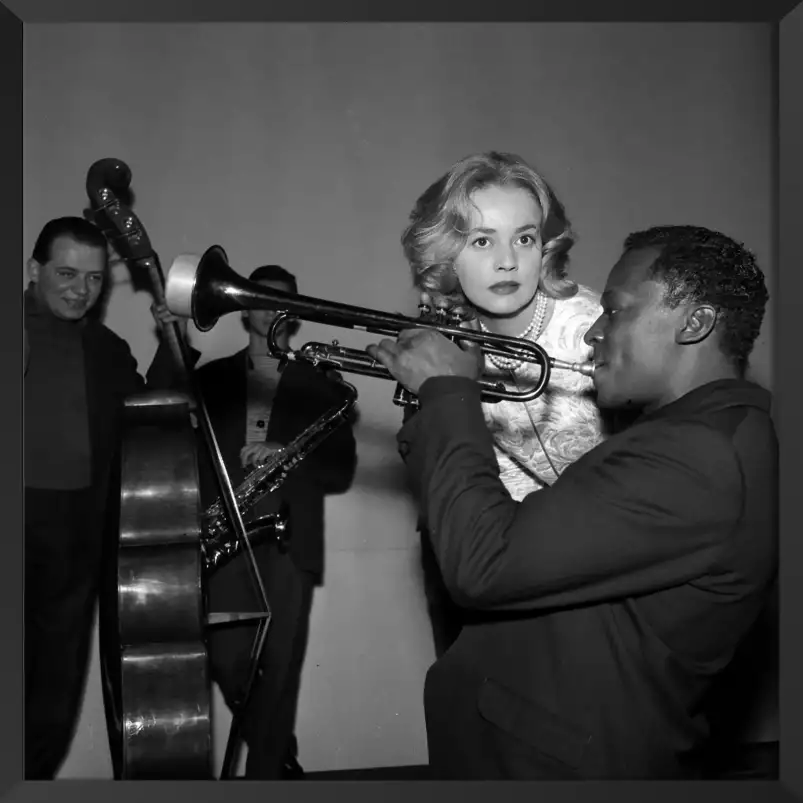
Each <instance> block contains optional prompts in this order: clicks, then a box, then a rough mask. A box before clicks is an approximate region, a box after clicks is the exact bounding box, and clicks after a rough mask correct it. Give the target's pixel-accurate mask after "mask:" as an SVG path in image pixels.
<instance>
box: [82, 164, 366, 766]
mask: <svg viewBox="0 0 803 803" xmlns="http://www.w3.org/2000/svg"><path fill="white" fill-rule="evenodd" d="M130 182H131V171H130V170H129V168H128V166H127V165H126V164H125V163H124V162H122V161H120V160H119V159H101V160H99V161H97V162H95V163H94V164H93V165H92V166H91V167H90V169H89V171H88V173H87V180H86V190H87V195H88V196H89V199H90V204H91V208H90V209H89V210H87V211H86V213H85V214H86V216H87V217H88V218H89V219H90V220H92V222H94V223H95V224H96V225H98V227H99V228H100V229H101V230H102V231H103V232H104V234H105V235H106V238H107V240H108V241H109V243H110V245H111V246H112V247H113V248H114V249H115V250H116V252H117V253H118V254H119V255H120V257H121V258H122V259H124V260H125V261H126V262H127V263H128V264H129V266H130V267H131V268H135V267H140V268H145V269H147V271H148V274H149V276H150V280H151V282H150V283H151V289H152V292H153V295H154V298H155V300H156V302H157V303H159V304H164V288H165V280H164V276H163V274H162V271H161V267H160V264H159V259H158V256H157V254H156V253H155V251H154V250H153V248H152V246H151V244H150V241H149V239H148V236H147V234H146V233H145V230H144V228H143V226H142V224H141V223H140V221H139V220H138V218H137V216H136V215H135V214H134V213H133V211H132V210H131V209H130V207H129V206H127V205H126V204H125V203H123V198H124V197H125V196H126V195H127V193H128V188H129V185H130ZM163 331H164V335H165V337H166V338H167V341H168V345H169V347H170V349H171V353H172V355H173V357H174V361H175V368H176V377H177V381H176V386H177V387H176V389H173V390H169V391H148V392H145V393H142V394H137V395H135V396H132V397H129V398H127V399H126V400H125V403H124V416H123V420H124V424H123V434H122V446H121V459H120V514H119V536H118V537H117V539H116V543H115V544H114V545H113V550H112V551H113V561H112V564H113V566H114V567H115V568H114V575H115V576H114V581H115V582H114V583H112V586H113V590H112V592H111V593H110V594H107V595H106V598H105V599H103V600H102V603H101V616H102V617H104V621H105V622H106V626H105V627H104V628H103V630H102V636H101V672H102V675H103V682H104V697H105V702H106V709H107V724H108V728H109V732H110V746H111V753H112V764H113V768H114V775H115V778H116V779H118V780H134V779H150V780H188V779H210V778H213V777H214V772H213V751H212V719H211V678H210V672H209V656H208V652H207V647H206V630H207V628H208V627H211V626H218V625H226V624H231V623H232V622H234V623H236V622H238V621H253V620H255V619H256V620H257V621H258V625H259V626H258V628H257V633H256V636H255V639H254V644H253V648H252V653H251V664H250V675H249V679H248V681H247V684H246V693H245V696H244V699H243V701H242V703H241V706H240V709H239V710H237V711H235V712H233V717H232V724H231V730H230V733H229V740H228V744H227V748H226V754H225V758H224V762H223V768H222V772H221V778H224V779H225V778H230V777H232V776H233V774H234V771H235V769H236V767H235V763H236V758H237V748H238V745H239V723H240V719H241V715H242V712H243V710H244V708H245V705H246V704H247V702H248V698H249V694H250V691H251V689H252V688H253V685H254V683H255V681H256V676H257V670H258V659H259V656H260V654H261V652H262V648H263V646H264V643H265V638H266V635H267V630H268V626H269V624H270V620H271V615H272V612H271V608H270V605H269V603H268V599H267V594H266V591H265V587H264V584H263V582H262V578H261V576H260V572H259V569H258V566H257V564H256V561H255V558H254V554H253V549H252V543H251V539H256V540H259V541H263V540H269V541H270V540H273V542H274V543H279V542H281V541H283V540H286V538H287V537H289V535H290V527H289V521H288V516H287V512H286V509H281V510H280V511H279V512H278V513H273V514H269V515H267V516H264V517H262V518H260V519H257V520H256V521H252V522H249V525H248V527H246V526H245V524H244V519H243V514H244V512H245V511H246V510H247V508H248V507H250V506H253V504H255V502H256V501H257V500H258V499H259V498H261V496H263V495H265V494H266V493H270V492H272V491H273V490H275V489H276V488H278V487H279V485H281V483H282V482H283V480H284V478H285V477H286V475H287V473H288V472H289V471H290V470H291V469H292V468H293V467H294V466H296V465H297V464H298V463H299V462H300V461H301V460H303V459H304V457H305V456H306V455H307V454H308V453H309V452H310V451H311V450H312V449H314V448H317V445H318V444H319V443H320V442H321V441H322V440H323V439H324V438H325V437H327V436H328V434H329V433H330V432H331V431H332V430H333V429H334V428H336V427H337V426H339V424H340V423H342V422H343V421H345V420H346V418H347V416H348V413H349V412H350V410H351V407H352V406H353V404H354V401H355V399H356V391H355V390H354V388H353V386H350V385H348V383H344V389H345V390H346V397H345V401H344V403H343V404H342V405H340V406H337V407H336V408H335V409H333V410H332V411H330V412H328V413H327V414H325V415H324V416H322V417H321V419H319V421H317V422H315V423H314V424H313V425H312V426H311V427H309V428H308V429H307V430H305V431H304V432H303V433H301V435H299V436H298V437H297V438H296V439H295V440H294V441H293V442H292V443H291V444H289V445H288V446H287V447H285V448H284V449H282V450H281V451H280V452H279V453H277V455H276V456H275V457H274V458H272V459H271V460H270V461H269V462H268V463H267V464H265V465H263V466H260V467H258V468H257V469H256V470H255V471H254V472H252V474H251V475H249V477H247V478H246V483H244V485H246V486H247V487H246V488H243V486H241V487H240V488H238V489H237V490H235V489H234V488H233V487H232V484H231V481H230V479H229V476H228V472H227V470H226V467H225V464H224V462H223V459H222V456H221V452H220V448H219V446H218V443H217V439H216V436H215V432H214V429H213V427H212V423H211V420H210V418H209V413H208V411H207V408H206V405H205V404H204V400H203V396H202V394H201V393H200V392H199V389H198V387H197V383H196V382H195V379H194V373H193V370H192V358H191V352H190V349H189V346H188V344H187V342H186V340H185V338H184V337H183V335H182V333H181V330H180V329H179V327H178V326H177V325H176V324H175V323H172V324H170V325H169V326H167V327H164V329H163ZM196 429H197V430H199V431H200V434H201V436H202V438H203V442H204V444H205V447H206V449H207V451H208V453H209V455H210V457H211V460H212V464H213V468H214V471H215V475H216V478H217V480H218V487H219V489H220V497H219V498H218V499H217V501H216V502H215V504H214V505H212V506H211V507H210V508H208V509H207V510H206V511H204V510H202V509H201V502H200V492H199V482H198V462H197V441H196V437H197V436H196ZM240 552H245V554H246V555H247V558H248V565H249V568H250V574H251V578H252V581H253V582H254V586H255V590H256V596H257V600H258V603H259V607H260V608H261V610H259V611H256V612H240V613H234V614H219V615H209V614H208V612H207V610H206V581H207V579H208V577H209V575H210V574H211V573H212V572H214V571H215V570H217V569H218V568H220V566H221V565H223V564H224V563H225V562H227V561H228V560H231V559H232V558H233V557H234V556H235V555H237V554H239V553H240Z"/></svg>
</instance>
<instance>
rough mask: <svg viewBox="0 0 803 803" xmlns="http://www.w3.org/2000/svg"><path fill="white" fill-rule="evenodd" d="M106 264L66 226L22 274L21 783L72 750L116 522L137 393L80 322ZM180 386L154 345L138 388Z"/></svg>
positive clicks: (128, 368) (113, 352) (37, 249)
mask: <svg viewBox="0 0 803 803" xmlns="http://www.w3.org/2000/svg"><path fill="white" fill-rule="evenodd" d="M107 254H108V246H107V243H106V239H105V237H104V236H103V234H102V232H101V231H100V230H99V229H98V228H97V227H96V226H94V225H92V224H91V223H89V222H88V221H86V220H84V219H82V218H79V217H64V218H56V219H54V220H51V221H50V222H48V223H47V224H46V225H45V226H44V227H43V229H42V231H41V233H40V234H39V237H38V238H37V241H36V243H35V245H34V248H33V252H32V254H31V258H30V259H29V260H28V263H27V270H28V277H29V279H30V283H29V285H28V288H27V290H26V291H25V294H24V310H25V345H24V348H25V362H24V376H25V390H24V397H25V399H24V433H25V434H24V473H25V610H24V616H25V778H26V780H48V779H51V778H53V777H54V776H55V775H56V773H57V771H58V769H59V766H60V765H61V762H62V761H63V760H64V757H65V755H66V753H67V750H68V748H69V745H70V742H71V739H72V733H73V728H74V726H75V722H76V719H77V717H78V712H79V707H80V703H81V695H82V690H83V682H84V674H85V670H86V663H87V657H88V650H89V643H90V641H89V640H90V637H91V633H92V623H93V613H94V603H95V595H96V592H97V588H98V583H99V579H100V565H101V545H102V541H103V535H104V528H105V526H107V525H109V524H114V523H116V522H115V518H116V517H115V516H114V512H115V508H114V506H113V505H111V504H110V502H113V501H114V500H115V498H117V499H119V477H118V474H119V472H118V471H116V470H115V469H118V468H119V452H118V449H119V446H120V433H121V417H122V409H123V401H124V399H125V397H126V396H128V395H129V394H133V393H137V392H140V391H143V390H145V387H146V384H145V381H144V380H143V379H142V377H141V376H140V375H139V373H138V372H137V363H136V360H135V359H134V357H133V355H132V354H131V350H130V348H129V346H128V344H127V343H126V342H125V341H124V340H123V339H122V338H120V337H118V336H117V335H116V334H115V333H114V332H112V331H111V329H109V328H107V327H106V326H104V325H103V324H102V323H101V322H100V321H99V320H97V319H96V316H94V315H90V313H91V312H93V311H94V310H95V309H96V307H97V304H98V302H99V300H100V297H101V293H102V290H103V286H104V283H105V281H106V279H107V271H108V265H107ZM154 317H155V318H156V320H157V321H160V320H161V318H160V317H159V316H158V315H157V314H156V313H154ZM178 376H179V375H178V374H177V373H176V372H175V368H174V366H173V363H172V359H171V356H170V350H169V349H168V348H167V347H166V345H165V344H164V343H163V345H162V346H160V348H159V349H157V352H156V355H155V357H154V360H153V363H152V364H151V367H150V369H149V371H148V384H149V385H150V387H169V386H170V385H171V384H172V383H173V381H174V379H176V378H178ZM109 537H114V534H113V533H110V534H109Z"/></svg>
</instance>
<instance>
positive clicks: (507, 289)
mask: <svg viewBox="0 0 803 803" xmlns="http://www.w3.org/2000/svg"><path fill="white" fill-rule="evenodd" d="M519 287H521V285H520V284H519V283H518V282H499V283H498V284H492V285H491V286H490V287H489V288H488V289H489V290H490V291H491V292H492V293H496V294H497V295H500V296H506V295H510V294H511V293H515V292H516V290H518V289H519Z"/></svg>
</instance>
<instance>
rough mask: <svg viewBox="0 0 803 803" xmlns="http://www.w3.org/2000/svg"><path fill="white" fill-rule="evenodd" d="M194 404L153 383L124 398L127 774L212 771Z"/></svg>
mask: <svg viewBox="0 0 803 803" xmlns="http://www.w3.org/2000/svg"><path fill="white" fill-rule="evenodd" d="M189 410H190V408H189V399H188V398H187V397H186V396H184V395H182V394H169V393H158V392H156V393H147V394H142V395H139V396H134V397H131V398H129V399H127V400H126V404H125V424H124V426H125V430H126V433H127V434H128V435H129V437H124V441H123V454H122V470H123V476H124V477H125V478H126V481H125V484H124V486H123V491H122V494H121V497H120V538H119V542H118V549H119V553H118V556H117V589H118V593H117V606H118V610H117V621H118V638H119V658H118V661H119V663H118V667H119V671H120V674H121V677H120V680H121V683H119V684H118V685H117V694H118V695H119V696H118V701H117V702H118V703H119V706H120V707H119V709H118V713H117V716H116V717H115V719H116V723H115V724H116V728H115V730H116V731H117V733H116V737H117V739H118V740H119V741H118V751H119V758H120V759H121V763H122V770H121V775H122V777H123V778H125V779H126V780H129V779H131V780H133V779H168V780H169V779H209V778H211V777H213V768H212V726H211V716H210V699H211V689H210V685H211V684H210V679H209V671H208V668H207V651H206V645H205V639H204V627H205V622H206V611H205V610H204V594H203V593H202V575H203V562H202V553H201V548H200V544H199V541H200V537H201V532H200V512H201V505H200V497H199V494H198V476H197V474H198V472H197V463H196V452H195V444H194V439H195V433H194V431H193V428H192V425H191V421H190V415H189ZM132 434H135V437H130V435H132Z"/></svg>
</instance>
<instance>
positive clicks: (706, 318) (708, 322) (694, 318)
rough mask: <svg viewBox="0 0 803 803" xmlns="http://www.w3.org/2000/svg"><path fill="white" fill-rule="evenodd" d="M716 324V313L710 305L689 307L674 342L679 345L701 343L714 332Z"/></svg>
mask: <svg viewBox="0 0 803 803" xmlns="http://www.w3.org/2000/svg"><path fill="white" fill-rule="evenodd" d="M716 323H717V311H716V310H715V309H714V308H713V307H712V306H711V305H710V304H699V305H695V306H694V307H690V308H689V309H688V310H687V312H686V315H685V316H684V318H683V322H682V325H681V326H680V328H679V329H678V331H677V334H676V335H675V342H676V343H678V344H679V345H689V344H693V343H701V342H702V341H703V340H705V339H706V338H707V337H708V336H709V335H710V334H711V332H713V331H714V327H715V326H716Z"/></svg>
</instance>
